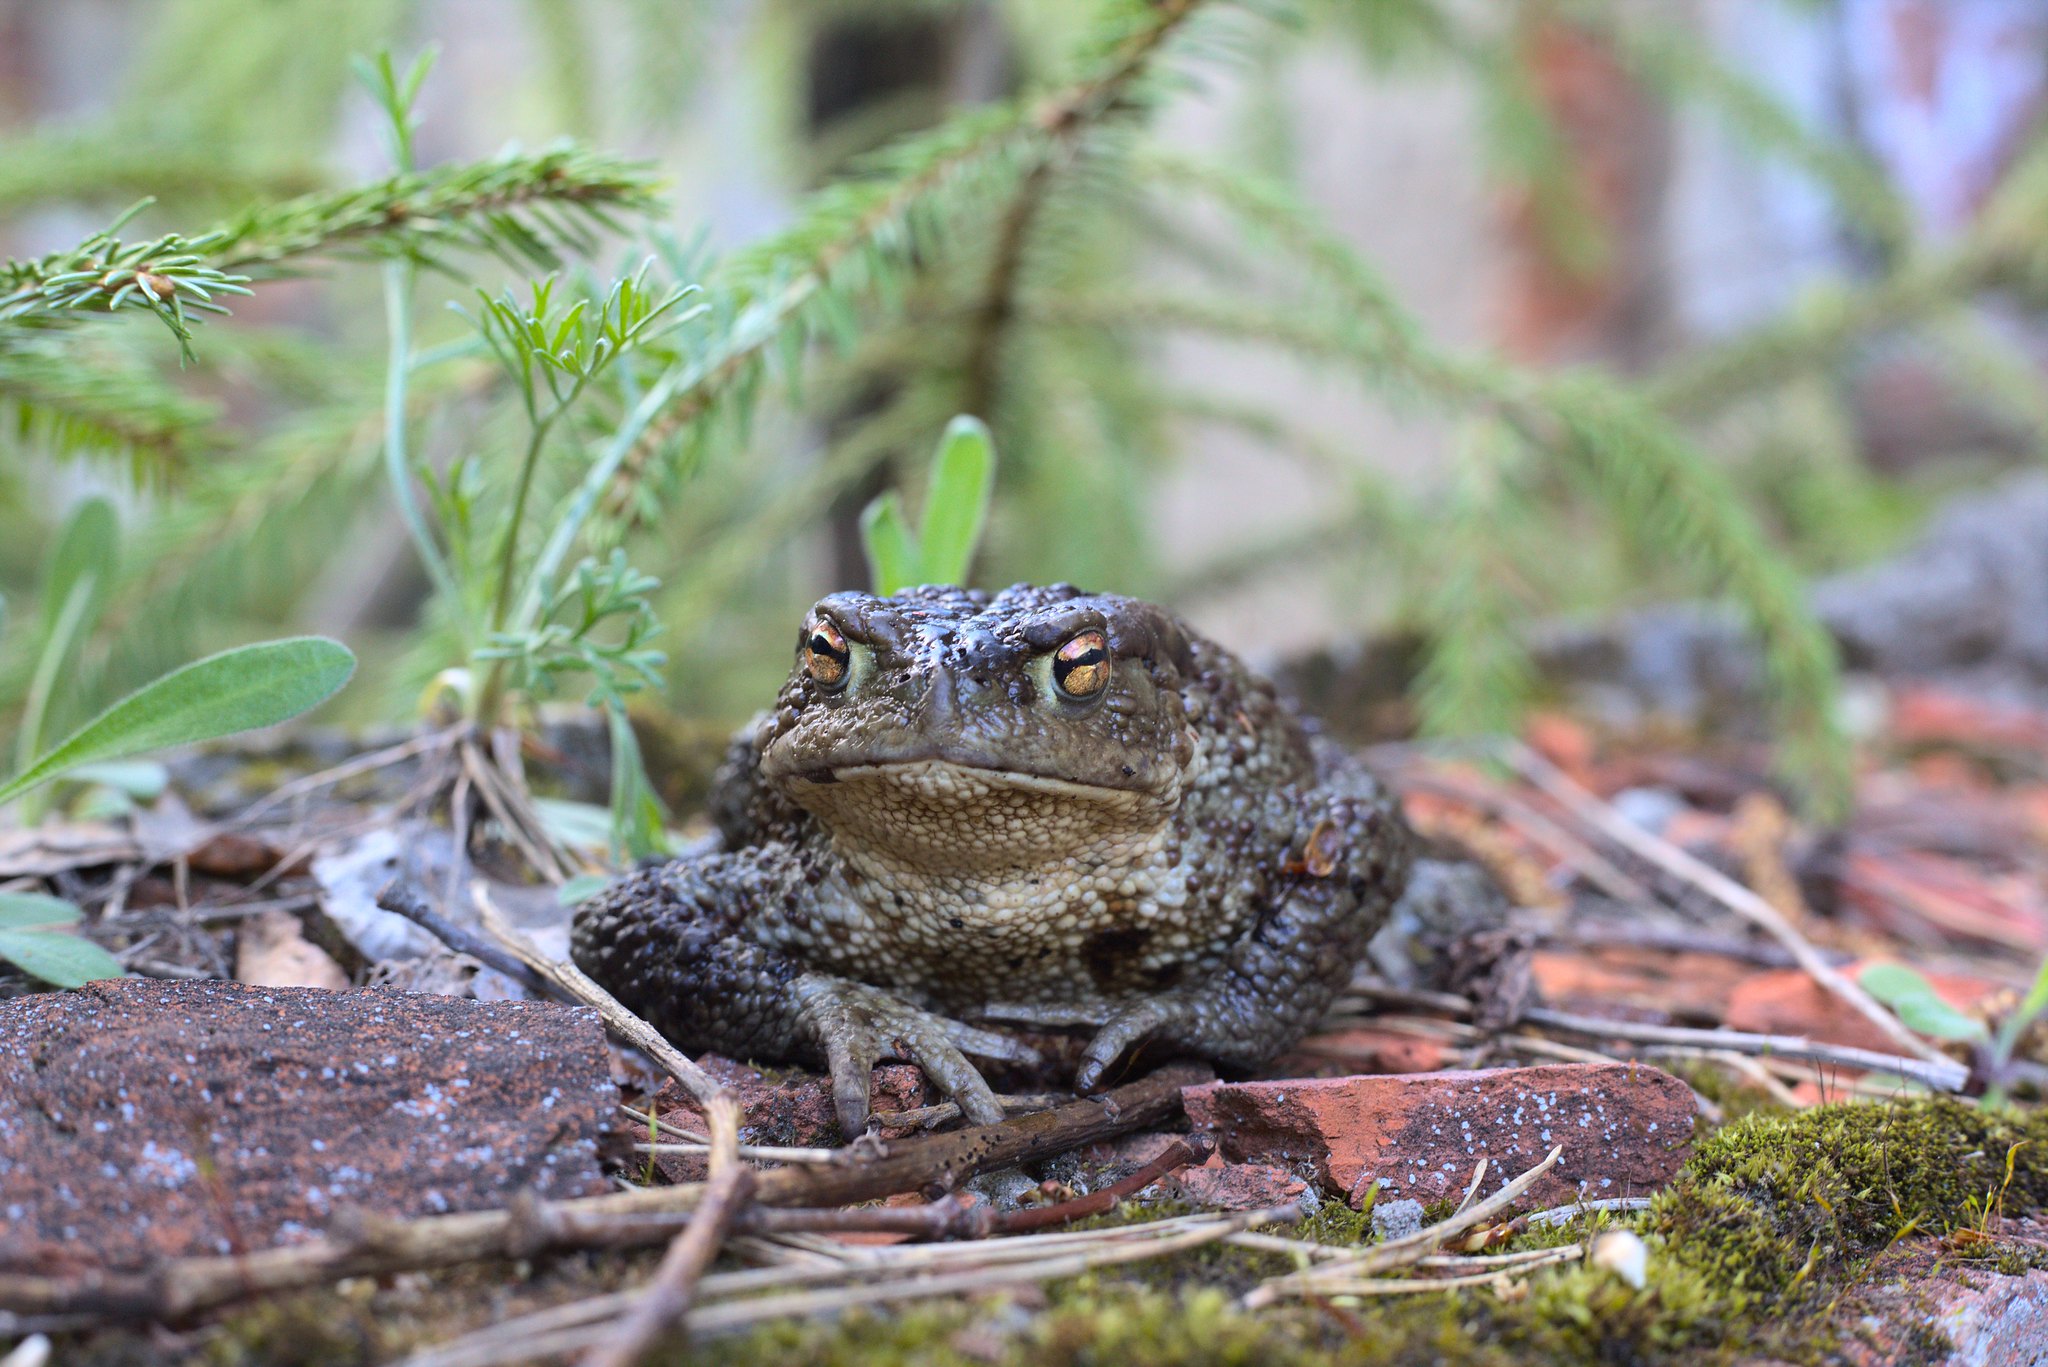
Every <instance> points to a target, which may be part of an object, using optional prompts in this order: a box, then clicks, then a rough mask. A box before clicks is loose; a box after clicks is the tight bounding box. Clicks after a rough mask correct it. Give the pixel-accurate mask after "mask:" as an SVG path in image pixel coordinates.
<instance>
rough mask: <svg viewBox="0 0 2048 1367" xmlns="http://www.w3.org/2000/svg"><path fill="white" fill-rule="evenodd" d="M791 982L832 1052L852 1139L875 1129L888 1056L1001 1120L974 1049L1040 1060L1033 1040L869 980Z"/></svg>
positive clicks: (835, 1083)
mask: <svg viewBox="0 0 2048 1367" xmlns="http://www.w3.org/2000/svg"><path fill="white" fill-rule="evenodd" d="M791 988H792V990H793V995H794V997H795V1000H796V1005H797V1015H798V1019H799V1021H800V1022H801V1028H802V1030H803V1032H804V1033H805V1034H806V1035H808V1036H809V1037H810V1039H811V1041H812V1043H814V1044H815V1045H816V1046H817V1047H818V1049H819V1050H820V1051H821V1052H822V1053H823V1054H824V1055H825V1063H826V1066H827V1068H828V1069H829V1070H830V1072H831V1074H832V1101H833V1105H834V1106H835V1107H836V1108H837V1109H838V1112H839V1128H840V1130H841V1132H842V1133H844V1134H845V1136H846V1137H847V1138H848V1139H849V1140H851V1139H853V1138H855V1137H856V1136H858V1135H860V1134H861V1133H862V1132H863V1131H865V1130H866V1129H867V1124H868V1085H869V1076H870V1074H871V1073H872V1072H873V1070H874V1066H875V1064H877V1063H878V1062H880V1061H881V1060H883V1059H901V1060H903V1061H905V1062H908V1063H915V1064H916V1065H917V1066H918V1067H920V1068H922V1069H923V1070H924V1075H925V1076H926V1077H927V1078H929V1079H931V1081H932V1084H933V1085H934V1086H936V1087H937V1088H938V1089H939V1090H940V1091H941V1092H944V1093H945V1094H946V1097H947V1099H949V1100H951V1101H953V1102H954V1103H956V1104H957V1105H958V1106H959V1107H960V1111H961V1113H962V1114H963V1115H965V1116H966V1117H967V1118H968V1119H969V1120H971V1121H973V1122H974V1123H975V1124H977V1125H993V1124H995V1123H996V1122H998V1121H1000V1120H1001V1119H1002V1118H1003V1108H1002V1106H1001V1105H1000V1104H999V1103H998V1102H997V1101H996V1094H995V1092H994V1091H992V1090H990V1088H989V1085H988V1081H987V1080H986V1079H985V1078H983V1077H982V1075H981V1072H980V1070H978V1069H977V1068H975V1066H974V1065H973V1064H971V1063H969V1062H968V1061H967V1057H966V1055H967V1054H974V1055H977V1056H979V1057H981V1058H990V1059H1000V1060H1002V1061H1004V1062H1006V1063H1017V1064H1023V1065H1027V1066H1029V1065H1032V1064H1036V1063H1037V1062H1039V1058H1038V1053H1037V1051H1036V1050H1034V1049H1032V1048H1031V1047H1030V1046H1029V1045H1026V1044H1023V1043H1020V1042H1019V1041H1017V1040H1013V1039H1011V1038H1009V1037H1008V1036H1006V1035H999V1034H996V1033H995V1032H993V1031H989V1030H978V1029H976V1028H974V1027H973V1026H970V1025H962V1024H961V1023H960V1022H959V1021H955V1020H948V1019H947V1018H946V1017H944V1016H939V1015H934V1014H933V1013H932V1012H930V1011H925V1010H922V1009H920V1008H918V1007H915V1006H912V1005H911V1004H910V1003H908V1002H906V1001H904V1000H903V999H901V998H900V997H894V996H891V995H890V994H889V993H887V992H884V991H882V990H880V989H879V988H874V987H869V986H867V985H866V984H864V983H857V982H850V981H848V980H847V979H845V978H834V977H831V976H828V975H826V974H822V973H806V974H804V975H802V976H801V977H799V978H798V979H797V980H796V981H795V982H794V983H792V984H791Z"/></svg>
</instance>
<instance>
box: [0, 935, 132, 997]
mask: <svg viewBox="0 0 2048 1367" xmlns="http://www.w3.org/2000/svg"><path fill="white" fill-rule="evenodd" d="M0 959H5V960H7V961H8V962H9V963H12V964H14V965H16V966H17V967H19V968H21V969H22V970H24V971H25V972H27V973H28V975H29V976H30V977H33V978H41V979H42V980H43V981H44V982H46V983H54V984H56V985H57V986H58V987H83V986H85V985H86V984H87V983H89V982H91V981H93V980H94V979H95V978H118V977H121V976H122V975H123V973H125V972H126V970H125V969H123V968H122V967H121V961H120V960H119V959H116V958H115V957H114V956H113V955H111V954H109V953H107V951H105V950H104V949H101V948H100V947H99V946H98V945H96V944H94V943H93V942H92V941H90V940H81V939H79V938H78V937H77V936H76V935H66V934H65V933H64V932H62V931H57V930H0Z"/></svg>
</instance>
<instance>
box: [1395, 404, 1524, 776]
mask: <svg viewBox="0 0 2048 1367" xmlns="http://www.w3.org/2000/svg"><path fill="white" fill-rule="evenodd" d="M1526 452H1527V448H1526V446H1525V444H1524V442H1523V439H1522V438H1521V436H1520V435H1519V434H1518V433H1516V432H1515V431H1513V430H1512V429H1511V428H1510V427H1509V426H1508V425H1507V424H1505V423H1502V422H1500V421H1498V420H1487V421H1482V422H1476V423H1472V424H1468V426H1467V429H1466V431H1465V433H1464V434H1463V436H1462V438H1461V440H1460V441H1459V442H1458V443H1457V446H1456V449H1455V451H1454V460H1455V468H1454V469H1453V471H1452V475H1451V489H1450V494H1449V499H1448V503H1449V507H1448V517H1447V518H1446V520H1445V524H1444V526H1443V529H1442V531H1441V533H1440V537H1439V546H1438V551H1437V554H1438V557H1439V563H1438V564H1437V565H1436V567H1435V569H1434V574H1435V576H1436V578H1435V581H1434V584H1435V587H1434V588H1433V590H1432V591H1431V592H1430V593H1429V595H1428V598H1427V602H1426V603H1425V605H1424V608H1425V611H1424V618H1425V622H1426V632H1427V637H1426V640H1427V649H1426V652H1425V654H1424V657H1423V664H1422V673H1421V676H1420V677H1419V678H1418V679H1417V681H1416V701H1417V703H1418V705H1419V707H1420V710H1421V714H1422V724H1423V728H1424V729H1425V730H1426V731H1429V732H1431V733H1434V734H1436V735H1514V734H1516V733H1518V732H1519V731H1520V729H1521V718H1522V712H1523V710H1524V708H1525V707H1526V705H1527V702H1528V698H1529V694H1530V692H1531V691H1532V690H1533V688H1534V685H1535V678H1536V671H1535V668H1534V666H1533V665H1532V664H1531V663H1530V660H1529V655H1528V649H1527V646H1526V644H1525V643H1524V641H1523V639H1522V635H1521V632H1520V631H1519V630H1518V623H1520V622H1521V621H1522V620H1523V619H1524V618H1525V617H1526V616H1527V612H1528V606H1527V604H1526V603H1525V602H1523V601H1521V600H1522V599H1523V598H1524V597H1525V596H1526V595H1525V594H1524V593H1521V592H1518V590H1519V589H1521V588H1522V585H1521V584H1520V577H1519V575H1518V574H1517V573H1516V571H1515V568H1514V566H1513V565H1512V563H1510V562H1509V560H1508V559H1507V556H1506V554H1505V552H1504V546H1505V543H1506V538H1505V537H1504V536H1503V535H1502V527H1503V525H1504V524H1505V523H1506V522H1508V521H1509V520H1510V516H1511V514H1510V512H1509V509H1508V506H1507V505H1508V489H1509V484H1510V473H1511V471H1512V468H1513V464H1514V462H1516V461H1517V460H1519V459H1522V458H1525V456H1526Z"/></svg>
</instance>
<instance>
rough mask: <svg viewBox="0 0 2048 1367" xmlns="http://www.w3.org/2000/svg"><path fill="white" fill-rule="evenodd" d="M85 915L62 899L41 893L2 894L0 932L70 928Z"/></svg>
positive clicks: (0, 899) (0, 893)
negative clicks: (32, 928) (42, 927)
mask: <svg viewBox="0 0 2048 1367" xmlns="http://www.w3.org/2000/svg"><path fill="white" fill-rule="evenodd" d="M84 914H85V913H84V912H82V911H80V910H79V909H78V908H77V907H74V906H72V905H71V904H70V903H69V902H67V901H65V900H64V899H63V898H61V897H47V896H45V895H43V894H42V893H40V892H0V930H24V929H27V928H28V927H30V926H68V925H70V924H71V923H72V922H74V921H76V920H78V919H79V918H80V917H81V916H83V915H84Z"/></svg>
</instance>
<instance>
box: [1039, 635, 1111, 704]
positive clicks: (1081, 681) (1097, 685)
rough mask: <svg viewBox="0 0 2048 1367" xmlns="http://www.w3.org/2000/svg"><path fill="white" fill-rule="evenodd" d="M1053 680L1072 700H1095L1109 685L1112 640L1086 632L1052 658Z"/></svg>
mask: <svg viewBox="0 0 2048 1367" xmlns="http://www.w3.org/2000/svg"><path fill="white" fill-rule="evenodd" d="M1052 681H1053V682H1054V683H1056V684H1058V685H1059V686H1060V692H1062V693H1064V694H1066V695H1067V696H1068V697H1070V698H1092V697H1094V696H1095V695H1096V694H1097V693H1100V692H1101V691H1102V690H1103V689H1104V688H1107V687H1108V686H1109V639H1108V638H1107V637H1105V636H1104V635H1103V634H1102V633H1101V632H1099V631H1095V630H1092V629H1091V630H1088V631H1084V632H1082V633H1081V634H1079V635H1078V636H1076V637H1074V639H1072V640H1071V641H1068V642H1067V643H1066V644H1065V645H1063V646H1061V647H1060V648H1059V650H1058V651H1057V652H1056V653H1055V654H1054V655H1053V657H1052Z"/></svg>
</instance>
